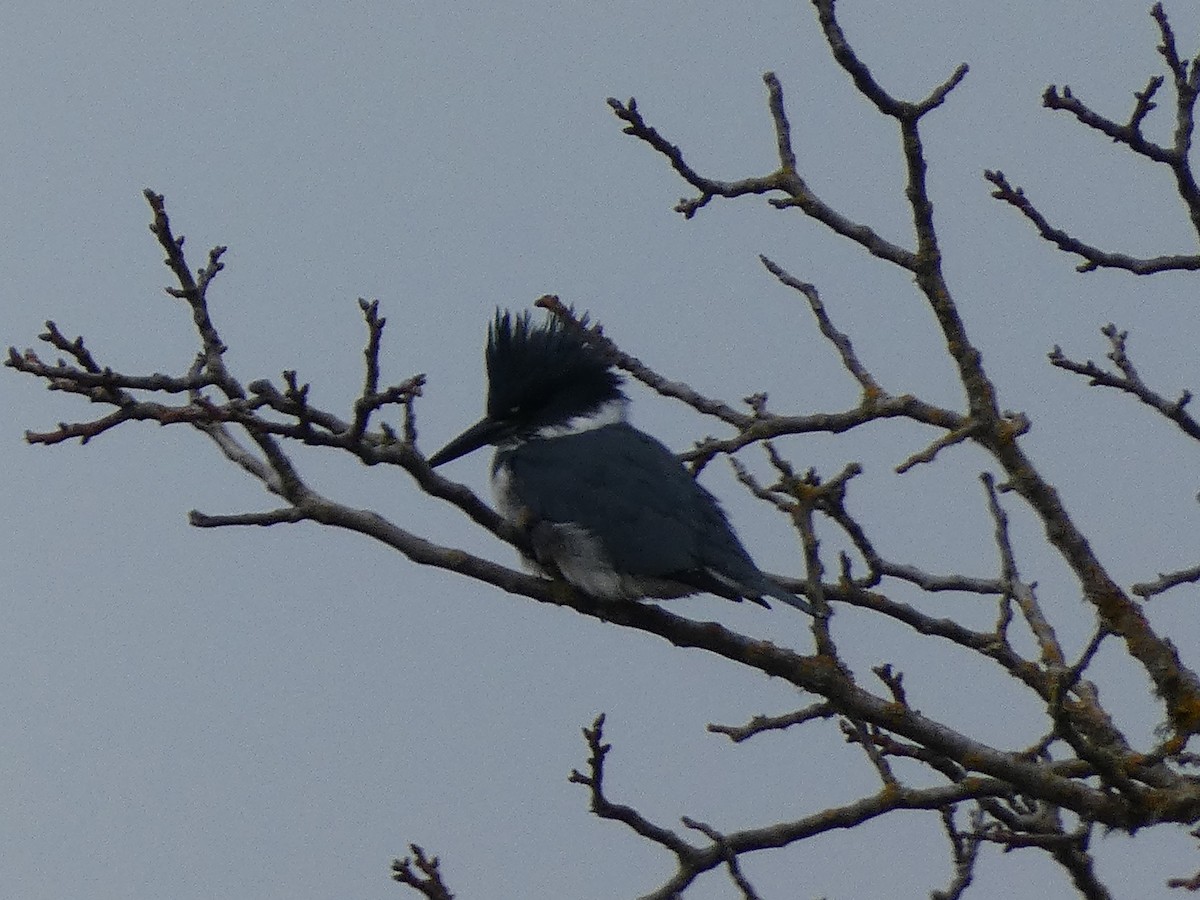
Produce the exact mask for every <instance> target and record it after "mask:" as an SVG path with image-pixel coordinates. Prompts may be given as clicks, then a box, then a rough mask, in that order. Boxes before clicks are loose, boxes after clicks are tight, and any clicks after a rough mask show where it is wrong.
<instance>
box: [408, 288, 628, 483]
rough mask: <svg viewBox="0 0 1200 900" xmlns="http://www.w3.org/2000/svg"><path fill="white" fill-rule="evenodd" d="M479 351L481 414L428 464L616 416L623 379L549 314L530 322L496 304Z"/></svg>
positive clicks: (620, 415)
mask: <svg viewBox="0 0 1200 900" xmlns="http://www.w3.org/2000/svg"><path fill="white" fill-rule="evenodd" d="M580 321H581V324H583V323H586V321H587V319H586V317H584V318H583V319H581V320H580ZM484 357H485V360H486V363H487V377H488V395H487V414H486V415H485V416H484V417H483V418H482V419H481V420H480V421H479V422H477V423H475V424H474V425H472V426H471V427H470V428H468V429H467V430H466V431H464V432H463V433H462V434H460V435H459V436H458V437H456V438H455V439H454V440H452V441H451V442H450V443H449V444H447V445H446V446H445V447H443V448H442V449H441V450H439V451H438V452H437V453H435V454H433V455H432V456H431V457H429V464H430V465H431V466H440V465H441V464H442V463H446V462H450V460H453V459H458V458H459V457H460V456H465V455H466V454H468V453H470V452H471V451H473V450H477V449H478V448H480V447H482V446H484V445H485V444H497V445H500V446H504V445H507V444H516V443H520V442H521V441H524V440H529V439H530V438H535V437H551V436H554V435H556V434H558V435H561V434H569V433H571V432H573V431H579V430H581V429H582V428H587V427H597V426H598V425H602V424H607V423H609V422H615V421H620V420H621V419H623V418H624V408H625V404H626V403H627V399H626V397H625V395H624V393H622V391H621V384H622V382H623V381H624V379H623V378H622V377H621V376H620V375H618V374H616V373H615V372H613V371H612V366H611V363H610V362H609V360H608V359H607V358H606V356H605V354H604V353H603V352H602V351H601V350H599V349H597V348H596V347H593V346H592V345H591V344H589V343H588V342H587V339H586V338H585V337H584V335H583V334H582V333H580V331H579V330H577V329H575V328H572V327H570V326H568V325H565V324H564V323H563V322H562V321H561V320H560V319H558V318H556V317H554V316H549V317H548V318H547V319H546V321H545V322H543V323H541V324H536V325H535V324H534V323H533V322H532V321H531V318H530V314H529V313H528V312H523V313H520V314H517V315H513V314H512V313H510V312H508V311H507V310H505V311H500V310H497V311H496V317H495V319H494V320H493V321H492V324H491V326H490V327H489V328H488V337H487V347H486V349H485V351H484Z"/></svg>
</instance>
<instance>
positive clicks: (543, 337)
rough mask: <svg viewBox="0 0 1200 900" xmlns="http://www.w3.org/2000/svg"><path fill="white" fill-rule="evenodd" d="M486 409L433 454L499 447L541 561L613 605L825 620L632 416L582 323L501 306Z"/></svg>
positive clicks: (504, 490)
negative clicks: (651, 604) (717, 607)
mask: <svg viewBox="0 0 1200 900" xmlns="http://www.w3.org/2000/svg"><path fill="white" fill-rule="evenodd" d="M485 359H486V363H487V375H488V395H487V414H486V415H485V416H484V417H483V419H481V420H480V421H479V422H477V423H476V424H475V425H472V426H471V427H470V428H468V429H467V430H466V431H464V432H463V433H462V434H460V435H459V436H458V437H456V438H455V439H454V440H452V441H451V442H450V443H449V444H447V445H446V446H445V447H443V448H442V449H441V450H439V451H438V452H437V453H435V454H433V456H431V457H429V464H430V465H431V466H440V465H442V464H443V463H447V462H450V461H451V460H453V459H457V458H459V457H460V456H465V455H466V454H468V453H470V452H471V451H473V450H476V449H478V448H480V447H482V446H483V445H484V444H494V445H496V447H497V450H496V455H495V457H494V459H493V461H492V487H493V490H494V492H495V495H496V501H497V504H498V506H499V508H500V512H501V513H502V514H503V515H504V517H505V518H506V519H508V520H509V521H510V522H512V523H513V524H514V525H515V526H517V527H518V528H519V529H521V530H522V531H523V532H524V533H525V534H526V535H527V536H528V538H529V545H530V547H531V548H532V550H533V553H534V559H533V560H531V561H532V562H534V563H536V564H537V565H538V566H540V567H541V568H542V569H543V570H545V571H548V572H550V573H555V572H557V573H558V574H560V575H561V576H562V577H563V578H564V579H565V580H566V581H567V582H569V583H570V584H572V585H574V586H575V587H577V588H579V589H580V590H582V591H584V592H585V593H588V594H591V595H592V596H594V597H599V598H603V599H608V600H617V599H637V598H642V597H661V598H667V597H682V596H685V595H687V594H694V593H697V592H708V593H712V594H717V595H719V596H721V597H726V598H728V599H729V600H738V601H740V600H743V599H749V600H752V601H754V602H755V603H759V604H761V605H762V606H768V604H767V602H766V601H765V600H763V596H764V595H766V596H770V597H774V598H775V599H777V600H780V601H782V602H784V603H786V604H788V605H789V606H794V607H796V609H800V610H803V611H804V612H806V613H808V614H810V615H817V613H816V611H815V610H814V609H813V608H812V606H810V605H809V604H808V602H807V601H805V600H803V599H801V598H799V597H796V596H795V595H793V594H791V593H789V592H787V591H785V590H784V589H783V588H782V587H780V586H779V585H777V584H775V583H774V582H772V581H771V580H770V579H769V578H767V576H766V575H764V574H763V573H762V572H760V571H759V569H758V567H757V566H756V565H755V564H754V561H753V560H752V559H751V558H750V554H749V553H747V552H746V549H745V547H743V546H742V543H741V541H739V540H738V538H737V535H736V534H735V533H734V531H733V527H732V526H731V525H730V524H729V520H728V519H727V518H726V517H725V513H724V512H723V511H722V510H721V507H720V505H719V504H718V503H717V499H716V498H715V497H714V496H713V495H712V494H710V493H709V492H708V491H707V490H705V489H704V488H703V487H702V486H701V485H700V484H699V483H697V481H696V480H695V479H694V478H693V477H692V476H691V474H690V473H689V472H688V471H687V469H686V468H684V466H683V464H682V463H681V462H680V461H679V460H678V459H677V458H676V457H675V455H674V454H673V453H671V451H670V450H668V449H667V448H666V447H665V446H663V445H662V444H661V443H659V442H658V441H657V440H655V439H654V438H652V437H651V436H650V435H648V434H645V433H644V432H641V431H639V430H638V429H636V428H634V427H633V426H632V425H630V424H629V423H628V422H627V421H626V412H627V407H628V405H629V398H628V397H626V396H625V394H624V393H623V392H622V390H621V385H622V383H623V382H624V379H623V378H622V377H621V376H620V375H618V374H616V373H615V372H613V371H612V368H611V364H610V362H609V360H608V359H607V358H606V356H605V354H604V353H603V352H602V351H601V350H600V349H598V348H596V347H595V346H593V345H592V344H590V343H588V341H587V338H586V334H585V333H584V332H583V331H582V329H579V328H573V327H570V326H566V325H564V324H563V323H562V322H561V321H560V320H558V319H557V318H555V317H553V316H552V317H551V318H550V319H549V321H547V322H546V323H545V324H543V325H540V326H538V325H534V324H532V323H531V321H530V316H529V313H528V312H525V313H522V314H521V315H518V316H515V317H514V316H513V315H512V314H511V313H509V312H501V311H499V310H497V312H496V317H495V319H494V320H493V322H492V323H491V326H490V327H489V329H488V338H487V348H486V350H485Z"/></svg>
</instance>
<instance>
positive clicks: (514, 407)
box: [508, 403, 521, 416]
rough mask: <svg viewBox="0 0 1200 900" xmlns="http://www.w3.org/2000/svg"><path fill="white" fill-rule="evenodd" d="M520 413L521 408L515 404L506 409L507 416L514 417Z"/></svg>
mask: <svg viewBox="0 0 1200 900" xmlns="http://www.w3.org/2000/svg"><path fill="white" fill-rule="evenodd" d="M520 411H521V407H520V406H519V405H518V404H516V403H514V404H513V405H512V406H510V407H509V408H508V414H509V415H510V416H515V415H516V414H517V413H519V412H520Z"/></svg>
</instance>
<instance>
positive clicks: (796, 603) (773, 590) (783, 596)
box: [759, 575, 829, 619]
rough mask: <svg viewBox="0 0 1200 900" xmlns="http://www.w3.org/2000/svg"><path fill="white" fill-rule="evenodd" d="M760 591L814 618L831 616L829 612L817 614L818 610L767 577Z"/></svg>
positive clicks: (760, 586)
mask: <svg viewBox="0 0 1200 900" xmlns="http://www.w3.org/2000/svg"><path fill="white" fill-rule="evenodd" d="M759 589H760V590H761V591H762V592H763V593H764V594H766V595H767V596H768V597H773V598H775V599H776V600H778V601H779V602H780V603H786V604H787V605H788V606H790V607H792V608H794V609H798V610H800V611H801V612H805V613H808V614H809V615H810V616H813V617H814V618H817V619H823V618H825V617H826V616H828V615H829V613H827V612H817V610H816V608H814V607H813V605H812V604H811V603H809V602H808V601H807V600H805V599H804V598H803V597H797V596H796V595H795V594H793V593H791V592H790V591H785V590H784V589H783V588H782V587H780V586H779V585H777V584H776V583H775V582H774V581H772V580H771V579H770V578H767V577H766V576H765V575H764V576H763V579H762V584H760V585H759Z"/></svg>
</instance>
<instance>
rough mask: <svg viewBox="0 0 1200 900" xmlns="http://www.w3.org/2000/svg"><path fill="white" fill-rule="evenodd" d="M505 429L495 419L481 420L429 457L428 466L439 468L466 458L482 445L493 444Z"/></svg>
mask: <svg viewBox="0 0 1200 900" xmlns="http://www.w3.org/2000/svg"><path fill="white" fill-rule="evenodd" d="M504 430H505V428H504V424H503V423H502V422H497V421H496V420H495V419H491V418H483V419H480V420H479V421H478V422H476V423H475V424H474V425H472V426H471V427H470V428H468V429H467V430H466V431H464V432H463V433H462V434H460V435H459V436H458V437H456V438H455V439H454V440H452V441H451V442H450V443H448V444H447V445H446V446H445V447H443V448H442V449H441V450H439V451H438V452H437V453H435V454H433V456H431V457H429V465H431V466H440V465H441V464H442V463H447V462H450V460H452V459H458V458H459V457H460V456H466V455H467V454H468V453H470V452H471V451H472V450H478V449H479V448H480V447H482V446H483V445H484V444H491V443H493V442H494V441H495V440H496V439H497V438H498V437H500V435H501V434H503V432H504Z"/></svg>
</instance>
